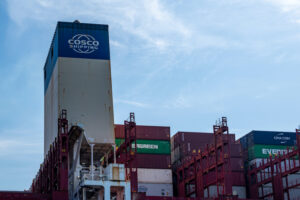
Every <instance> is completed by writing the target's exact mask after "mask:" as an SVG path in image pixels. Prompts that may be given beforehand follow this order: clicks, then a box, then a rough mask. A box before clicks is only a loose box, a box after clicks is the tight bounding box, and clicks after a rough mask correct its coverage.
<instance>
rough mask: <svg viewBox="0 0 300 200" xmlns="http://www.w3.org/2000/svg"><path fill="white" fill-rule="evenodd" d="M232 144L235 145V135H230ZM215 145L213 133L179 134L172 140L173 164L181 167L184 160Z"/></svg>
mask: <svg viewBox="0 0 300 200" xmlns="http://www.w3.org/2000/svg"><path fill="white" fill-rule="evenodd" d="M229 138H230V142H231V143H234V141H235V135H234V134H229ZM213 143H214V136H213V133H204V132H177V133H176V134H175V135H173V136H172V138H171V163H172V165H173V166H176V165H180V164H181V162H182V161H183V160H184V159H187V158H188V157H189V156H192V155H195V154H197V153H199V152H200V151H203V150H205V149H206V147H207V145H209V144H213Z"/></svg>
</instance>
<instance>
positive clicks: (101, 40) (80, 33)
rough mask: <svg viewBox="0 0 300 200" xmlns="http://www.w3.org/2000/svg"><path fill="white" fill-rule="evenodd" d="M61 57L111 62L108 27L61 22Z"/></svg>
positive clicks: (59, 25)
mask: <svg viewBox="0 0 300 200" xmlns="http://www.w3.org/2000/svg"><path fill="white" fill-rule="evenodd" d="M58 30H59V56H60V57H72V58H90V59H104V60H109V59H110V54H109V38H108V26H107V25H97V24H82V23H66V22H59V24H58Z"/></svg>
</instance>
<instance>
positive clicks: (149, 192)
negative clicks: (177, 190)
mask: <svg viewBox="0 0 300 200" xmlns="http://www.w3.org/2000/svg"><path fill="white" fill-rule="evenodd" d="M138 192H145V193H146V196H161V197H172V196H173V185H172V184H164V183H138Z"/></svg>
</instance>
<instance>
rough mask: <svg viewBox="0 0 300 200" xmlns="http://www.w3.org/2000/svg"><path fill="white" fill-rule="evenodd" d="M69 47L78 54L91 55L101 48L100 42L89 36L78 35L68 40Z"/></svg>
mask: <svg viewBox="0 0 300 200" xmlns="http://www.w3.org/2000/svg"><path fill="white" fill-rule="evenodd" d="M68 44H69V47H70V48H71V49H73V50H74V51H75V52H77V53H83V54H90V53H93V52H94V51H96V50H97V49H98V48H99V41H97V40H96V39H95V38H94V37H93V36H91V35H87V34H77V35H74V36H73V37H72V38H71V39H69V40H68Z"/></svg>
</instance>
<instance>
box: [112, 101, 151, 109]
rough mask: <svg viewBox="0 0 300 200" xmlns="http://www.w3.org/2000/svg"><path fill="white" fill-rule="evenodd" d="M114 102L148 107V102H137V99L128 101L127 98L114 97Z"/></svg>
mask: <svg viewBox="0 0 300 200" xmlns="http://www.w3.org/2000/svg"><path fill="white" fill-rule="evenodd" d="M114 103H123V104H128V105H132V106H135V107H141V108H146V107H149V105H148V104H145V103H141V102H137V101H129V100H118V99H115V100H114Z"/></svg>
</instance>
